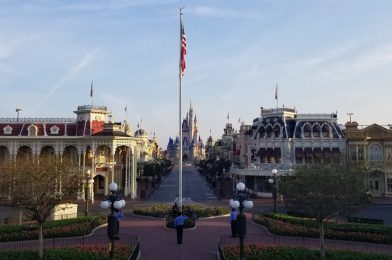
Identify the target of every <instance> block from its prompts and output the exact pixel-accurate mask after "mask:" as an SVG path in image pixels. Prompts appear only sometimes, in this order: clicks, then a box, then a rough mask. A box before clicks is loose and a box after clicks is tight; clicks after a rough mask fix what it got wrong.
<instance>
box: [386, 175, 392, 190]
mask: <svg viewBox="0 0 392 260" xmlns="http://www.w3.org/2000/svg"><path fill="white" fill-rule="evenodd" d="M387 191H388V192H392V178H388V179H387Z"/></svg>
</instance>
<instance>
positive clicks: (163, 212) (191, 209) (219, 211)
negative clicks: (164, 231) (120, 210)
mask: <svg viewBox="0 0 392 260" xmlns="http://www.w3.org/2000/svg"><path fill="white" fill-rule="evenodd" d="M171 206H172V205H169V204H156V205H152V206H149V207H140V208H134V209H133V213H134V214H135V215H142V216H149V217H156V218H165V219H166V227H167V228H174V217H175V216H174V215H173V213H172V209H171ZM183 213H184V214H185V215H187V216H188V217H189V219H186V220H185V222H184V228H186V229H187V228H188V229H189V228H193V227H195V225H196V224H195V221H196V219H197V218H206V217H214V216H222V215H226V214H229V208H228V207H211V206H207V205H204V204H187V205H186V206H184V207H183Z"/></svg>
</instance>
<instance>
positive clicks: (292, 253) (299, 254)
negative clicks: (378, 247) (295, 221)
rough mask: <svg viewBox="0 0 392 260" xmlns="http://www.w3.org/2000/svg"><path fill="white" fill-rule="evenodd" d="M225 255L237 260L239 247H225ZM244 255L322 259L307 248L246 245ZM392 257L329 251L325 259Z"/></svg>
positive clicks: (251, 257)
mask: <svg viewBox="0 0 392 260" xmlns="http://www.w3.org/2000/svg"><path fill="white" fill-rule="evenodd" d="M223 250H224V255H225V257H226V259H227V260H236V259H238V256H239V247H238V246H230V247H225V248H224V249H223ZM244 254H245V256H246V259H247V260H258V259H276V260H314V259H321V258H320V255H319V251H316V250H311V249H305V248H280V247H265V246H257V245H245V248H244ZM391 258H392V257H390V256H387V255H381V254H369V253H360V252H352V251H327V252H326V256H325V259H328V260H354V259H361V260H387V259H388V260H390V259H391Z"/></svg>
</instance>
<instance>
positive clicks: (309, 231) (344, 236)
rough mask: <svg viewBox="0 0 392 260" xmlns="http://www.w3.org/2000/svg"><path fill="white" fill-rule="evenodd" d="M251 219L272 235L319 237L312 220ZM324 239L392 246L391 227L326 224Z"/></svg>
mask: <svg viewBox="0 0 392 260" xmlns="http://www.w3.org/2000/svg"><path fill="white" fill-rule="evenodd" d="M253 219H254V221H255V222H256V223H258V224H260V225H263V226H265V227H266V228H267V229H268V230H269V232H271V233H272V234H277V235H284V236H297V237H319V236H320V229H319V226H318V223H317V222H316V221H315V220H313V219H307V218H299V217H293V216H288V215H284V214H254V216H253ZM325 238H328V239H336V240H348V241H356V242H369V243H380V244H392V227H387V226H383V225H377V224H357V223H339V224H338V223H334V222H327V223H326V224H325Z"/></svg>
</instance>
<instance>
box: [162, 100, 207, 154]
mask: <svg viewBox="0 0 392 260" xmlns="http://www.w3.org/2000/svg"><path fill="white" fill-rule="evenodd" d="M179 154H180V139H179V137H178V136H177V137H176V138H175V139H173V138H171V137H170V138H169V142H168V144H167V157H168V159H170V160H173V161H177V160H178V159H179ZM182 158H183V160H184V161H190V162H193V161H199V160H201V159H204V143H203V140H202V139H201V137H200V136H199V131H198V129H197V119H196V114H195V115H194V114H193V108H192V104H191V105H190V107H189V111H188V112H187V115H186V118H185V119H183V121H182Z"/></svg>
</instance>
